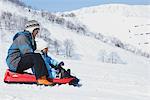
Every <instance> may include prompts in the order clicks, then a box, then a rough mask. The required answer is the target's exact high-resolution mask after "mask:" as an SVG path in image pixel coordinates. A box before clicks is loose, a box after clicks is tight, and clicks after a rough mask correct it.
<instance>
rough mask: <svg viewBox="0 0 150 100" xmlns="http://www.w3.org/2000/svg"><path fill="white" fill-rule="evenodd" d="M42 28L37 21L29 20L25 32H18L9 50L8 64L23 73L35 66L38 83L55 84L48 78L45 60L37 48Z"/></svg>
mask: <svg viewBox="0 0 150 100" xmlns="http://www.w3.org/2000/svg"><path fill="white" fill-rule="evenodd" d="M39 30H40V25H39V23H38V22H37V21H35V20H31V21H28V22H27V23H26V25H25V30H24V31H23V32H19V33H17V34H16V35H15V36H14V38H13V43H12V45H11V46H10V48H9V50H8V56H7V58H6V62H7V65H8V67H9V69H10V70H11V71H14V72H18V73H22V72H23V71H24V70H27V69H29V68H32V67H33V68H34V70H35V76H36V79H37V84H42V85H53V83H52V82H49V81H48V80H47V76H48V71H47V68H46V65H45V62H44V60H43V59H42V57H41V55H40V54H39V53H34V51H35V50H36V43H35V37H36V35H37V34H38V32H39Z"/></svg>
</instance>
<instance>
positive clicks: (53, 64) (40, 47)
mask: <svg viewBox="0 0 150 100" xmlns="http://www.w3.org/2000/svg"><path fill="white" fill-rule="evenodd" d="M36 42H37V50H36V51H37V52H39V53H40V54H41V55H42V57H43V59H44V61H45V64H46V67H47V69H48V74H49V78H51V79H53V78H65V77H71V75H70V69H68V70H67V71H66V70H65V69H64V68H63V67H62V66H64V62H63V61H61V62H58V61H57V60H55V59H52V58H51V57H50V56H48V54H47V53H48V44H47V42H45V41H44V40H42V39H36Z"/></svg>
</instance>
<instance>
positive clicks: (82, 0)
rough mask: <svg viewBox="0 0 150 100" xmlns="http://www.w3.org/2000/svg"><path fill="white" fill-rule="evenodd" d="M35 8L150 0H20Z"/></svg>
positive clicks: (67, 8) (57, 9) (68, 8)
mask: <svg viewBox="0 0 150 100" xmlns="http://www.w3.org/2000/svg"><path fill="white" fill-rule="evenodd" d="M20 1H23V2H24V3H25V4H27V5H29V6H31V7H33V8H35V9H43V10H47V11H50V12H63V11H71V10H75V9H80V8H83V7H89V6H97V5H101V4H111V3H121V4H130V5H147V4H150V1H149V0H20Z"/></svg>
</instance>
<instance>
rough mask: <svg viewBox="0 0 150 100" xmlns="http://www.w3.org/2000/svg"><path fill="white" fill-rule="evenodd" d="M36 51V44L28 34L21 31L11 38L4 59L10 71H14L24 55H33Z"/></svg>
mask: <svg viewBox="0 0 150 100" xmlns="http://www.w3.org/2000/svg"><path fill="white" fill-rule="evenodd" d="M35 49H36V43H35V41H34V39H33V37H32V35H31V33H30V32H27V31H23V32H19V33H17V34H16V35H15V36H14V37H13V43H12V44H11V46H10V48H9V49H8V55H7V58H6V62H7V65H8V67H9V69H10V70H12V71H16V70H17V67H18V63H19V61H20V59H21V57H22V56H23V55H24V54H26V53H33V52H34V51H35Z"/></svg>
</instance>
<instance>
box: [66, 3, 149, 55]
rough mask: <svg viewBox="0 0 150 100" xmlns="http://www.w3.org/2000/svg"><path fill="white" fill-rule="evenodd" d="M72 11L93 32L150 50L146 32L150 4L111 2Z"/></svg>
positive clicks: (147, 30)
mask: <svg viewBox="0 0 150 100" xmlns="http://www.w3.org/2000/svg"><path fill="white" fill-rule="evenodd" d="M66 13H68V12H66ZM72 13H75V15H76V19H78V20H79V21H80V22H82V23H83V24H84V25H86V26H87V27H88V29H89V30H91V31H92V32H97V33H103V34H105V35H106V36H111V37H116V38H118V39H120V40H121V41H123V42H126V43H129V44H131V45H133V46H136V47H138V48H141V49H143V50H144V51H146V52H149V49H150V46H149V42H150V41H149V40H150V36H149V35H146V33H149V32H150V25H149V24H150V5H133V6H131V5H124V4H120V5H118V4H109V5H101V6H95V7H89V8H82V9H79V10H75V11H72ZM141 34H143V35H141ZM145 43H148V44H145Z"/></svg>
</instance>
